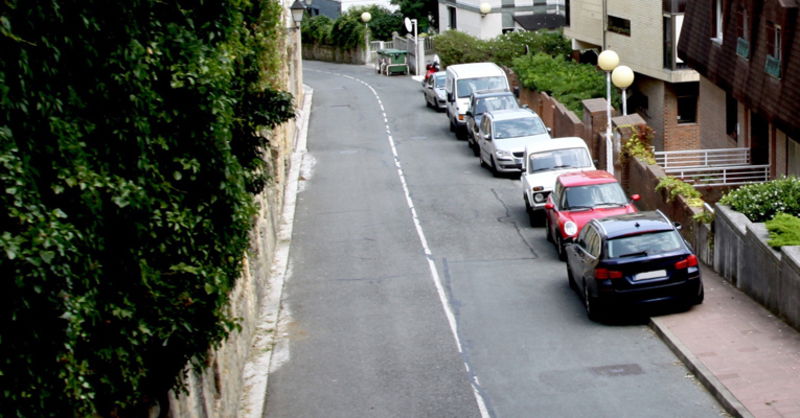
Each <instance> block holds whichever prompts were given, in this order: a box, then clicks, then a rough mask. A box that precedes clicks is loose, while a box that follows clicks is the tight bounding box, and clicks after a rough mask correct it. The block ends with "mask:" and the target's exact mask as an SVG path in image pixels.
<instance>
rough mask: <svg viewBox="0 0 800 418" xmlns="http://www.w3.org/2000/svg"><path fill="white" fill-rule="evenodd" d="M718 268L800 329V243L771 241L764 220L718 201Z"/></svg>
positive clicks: (716, 260) (716, 236)
mask: <svg viewBox="0 0 800 418" xmlns="http://www.w3.org/2000/svg"><path fill="white" fill-rule="evenodd" d="M715 210H716V216H715V221H714V227H715V231H716V234H715V242H714V270H716V271H717V272H719V274H721V275H722V277H724V278H725V279H726V280H728V281H730V282H731V283H732V284H733V285H735V286H736V287H737V288H739V289H741V290H742V291H743V292H745V293H747V294H748V295H749V296H750V297H752V298H753V299H755V300H756V301H758V302H759V303H760V304H762V305H763V306H764V307H765V308H767V309H769V310H770V311H771V312H773V313H774V314H776V315H777V316H779V317H780V318H782V319H783V320H785V321H786V322H787V323H788V324H789V325H791V326H793V327H794V328H796V329H798V330H800V246H794V247H781V248H780V249H779V250H776V249H774V248H772V247H770V246H769V245H767V240H768V238H769V234H768V232H767V229H766V226H765V225H764V224H763V223H753V222H750V220H749V219H748V218H747V217H746V216H744V215H743V214H741V213H739V212H736V211H734V210H732V209H731V208H729V207H728V206H724V205H719V204H718V205H716V209H715Z"/></svg>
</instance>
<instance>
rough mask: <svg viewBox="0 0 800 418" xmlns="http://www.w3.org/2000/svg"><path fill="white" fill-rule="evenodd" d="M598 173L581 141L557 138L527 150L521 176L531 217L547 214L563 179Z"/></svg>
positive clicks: (573, 138)
mask: <svg viewBox="0 0 800 418" xmlns="http://www.w3.org/2000/svg"><path fill="white" fill-rule="evenodd" d="M594 169H595V167H594V162H593V161H592V157H591V154H590V153H589V148H588V147H587V146H586V142H584V141H583V139H581V138H578V137H565V138H553V139H552V140H550V141H541V142H537V143H532V144H530V145H529V146H528V147H527V148H526V149H525V161H524V164H523V171H522V176H521V177H522V192H523V194H522V198H523V199H525V209H527V211H528V213H529V214H531V215H532V214H533V212H534V211H538V210H543V209H544V204H545V203H546V202H547V196H548V195H550V193H551V192H552V191H553V187H554V186H555V183H556V177H558V176H559V175H561V174H563V173H567V172H570V171H587V170H594ZM531 219H533V218H531Z"/></svg>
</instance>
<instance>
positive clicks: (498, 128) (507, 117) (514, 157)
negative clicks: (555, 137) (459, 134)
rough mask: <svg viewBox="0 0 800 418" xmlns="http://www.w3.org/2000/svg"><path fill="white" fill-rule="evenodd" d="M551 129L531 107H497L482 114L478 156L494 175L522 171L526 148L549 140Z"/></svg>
mask: <svg viewBox="0 0 800 418" xmlns="http://www.w3.org/2000/svg"><path fill="white" fill-rule="evenodd" d="M550 140H552V138H551V137H550V130H549V129H548V128H547V127H546V126H545V124H544V122H543V121H542V118H540V117H539V115H537V114H536V112H534V111H532V110H530V109H525V108H521V109H506V110H495V111H492V112H486V113H484V114H483V119H482V120H481V126H480V135H479V136H478V148H479V149H480V152H479V155H478V158H479V159H480V162H481V165H482V166H488V167H489V169H491V170H492V174H494V175H495V176H497V175H498V174H500V173H520V172H521V171H522V163H523V161H524V159H525V149H526V147H529V146H532V145H535V144H536V143H537V142H541V141H550Z"/></svg>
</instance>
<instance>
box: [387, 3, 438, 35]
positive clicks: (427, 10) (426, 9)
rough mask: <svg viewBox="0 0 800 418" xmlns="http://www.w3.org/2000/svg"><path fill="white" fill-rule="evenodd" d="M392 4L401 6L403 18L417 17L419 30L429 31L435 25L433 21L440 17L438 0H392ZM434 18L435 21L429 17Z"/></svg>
mask: <svg viewBox="0 0 800 418" xmlns="http://www.w3.org/2000/svg"><path fill="white" fill-rule="evenodd" d="M392 4H395V5H397V6H399V7H400V15H401V16H403V18H406V17H407V18H409V19H417V25H419V28H418V29H417V30H418V31H419V32H428V31H429V28H431V27H433V23H434V22H433V21H438V20H439V18H438V16H439V3H438V2H437V1H436V0H392ZM428 16H431V17H432V18H433V21H431V20H430V19H428Z"/></svg>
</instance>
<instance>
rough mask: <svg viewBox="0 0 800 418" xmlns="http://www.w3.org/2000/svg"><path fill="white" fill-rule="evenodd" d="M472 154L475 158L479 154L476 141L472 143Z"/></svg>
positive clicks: (479, 148)
mask: <svg viewBox="0 0 800 418" xmlns="http://www.w3.org/2000/svg"><path fill="white" fill-rule="evenodd" d="M472 153H473V154H475V156H476V157H477V156H479V155H480V153H481V147H480V146H479V145H478V140H475V142H473V143H472Z"/></svg>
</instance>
